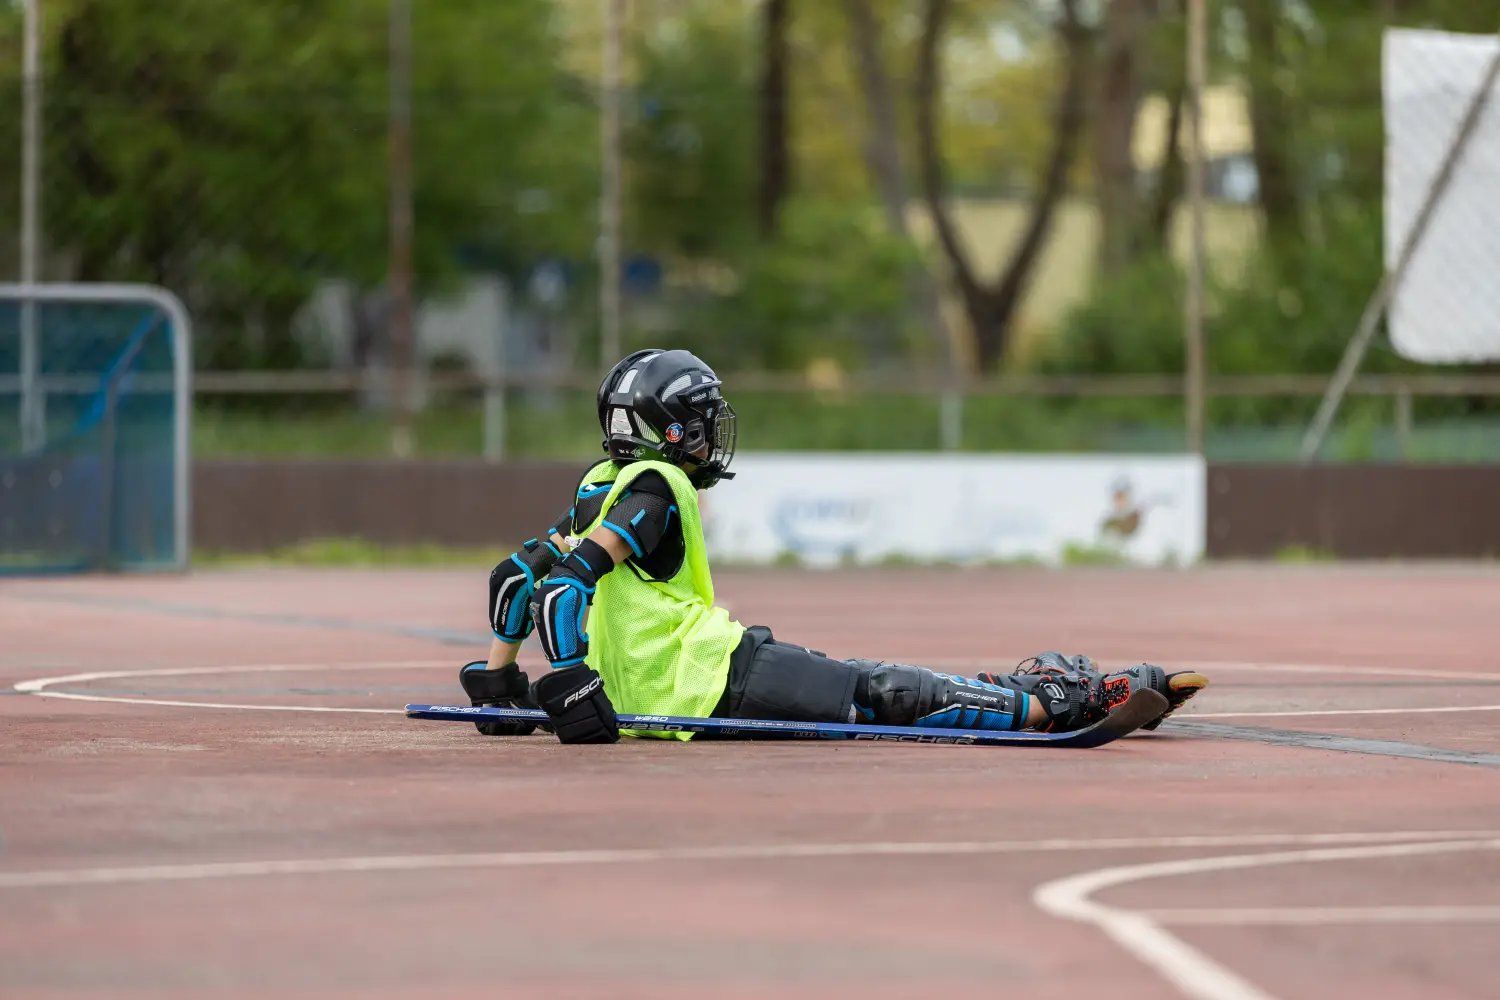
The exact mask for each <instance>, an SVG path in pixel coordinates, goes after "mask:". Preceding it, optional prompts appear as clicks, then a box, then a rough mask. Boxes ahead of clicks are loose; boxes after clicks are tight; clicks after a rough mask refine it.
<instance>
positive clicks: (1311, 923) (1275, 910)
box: [1137, 906, 1500, 927]
mask: <svg viewBox="0 0 1500 1000" xmlns="http://www.w3.org/2000/svg"><path fill="white" fill-rule="evenodd" d="M1137 912H1139V913H1142V914H1144V915H1145V916H1147V917H1150V918H1151V919H1152V920H1155V921H1156V922H1157V923H1159V924H1186V925H1191V926H1193V927H1283V926H1288V927H1323V926H1332V925H1338V924H1447V923H1478V922H1484V921H1490V920H1500V906H1270V907H1239V908H1234V907H1228V908H1224V909H1213V910H1193V909H1175V910H1139V911H1137Z"/></svg>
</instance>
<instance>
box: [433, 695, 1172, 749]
mask: <svg viewBox="0 0 1500 1000" xmlns="http://www.w3.org/2000/svg"><path fill="white" fill-rule="evenodd" d="M1166 710H1167V699H1165V698H1163V697H1162V696H1161V695H1159V694H1157V693H1156V692H1155V691H1137V692H1136V693H1135V694H1133V695H1131V696H1130V698H1129V700H1127V701H1126V702H1124V703H1123V704H1121V705H1119V706H1118V707H1116V708H1115V710H1114V711H1113V712H1110V713H1109V715H1107V716H1105V717H1104V718H1102V719H1100V720H1099V721H1098V722H1096V723H1094V724H1093V725H1091V726H1088V727H1086V728H1084V729H1078V730H1074V731H1073V732H1070V733H1036V732H1023V733H1007V732H991V731H988V730H982V729H921V728H917V727H913V726H866V725H850V724H844V723H838V722H778V721H774V720H771V719H719V718H711V719H694V718H688V717H685V716H677V715H618V716H616V717H615V718H616V721H617V722H618V723H619V726H620V728H621V729H640V730H648V731H650V732H656V733H704V734H714V735H716V736H721V737H727V738H730V739H741V740H756V739H759V740H765V739H772V740H774V739H813V740H819V739H821V740H856V741H866V742H882V743H952V744H958V745H962V746H989V747H1052V748H1064V749H1068V748H1080V749H1087V748H1092V747H1102V746H1104V744H1106V743H1113V742H1114V741H1115V740H1117V739H1119V738H1120V737H1121V736H1124V735H1126V734H1127V733H1131V732H1134V731H1135V730H1137V729H1139V728H1140V727H1141V726H1143V725H1145V724H1146V723H1148V722H1150V721H1151V720H1152V719H1155V718H1157V717H1158V716H1160V715H1161V714H1162V713H1163V712H1165V711H1166ZM406 715H407V718H410V719H426V720H429V721H437V722H479V721H482V720H485V719H495V720H507V721H512V722H546V721H547V714H546V713H545V712H541V711H538V710H536V709H524V708H471V707H469V706H468V705H407V706H406Z"/></svg>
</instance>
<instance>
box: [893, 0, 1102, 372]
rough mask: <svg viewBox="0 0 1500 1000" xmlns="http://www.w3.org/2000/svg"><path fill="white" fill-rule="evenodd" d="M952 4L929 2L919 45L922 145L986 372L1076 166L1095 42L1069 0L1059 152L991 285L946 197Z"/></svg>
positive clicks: (1057, 124) (935, 213) (1055, 144)
mask: <svg viewBox="0 0 1500 1000" xmlns="http://www.w3.org/2000/svg"><path fill="white" fill-rule="evenodd" d="M950 8H951V3H950V0H926V5H925V9H924V14H923V24H922V37H921V42H920V44H919V46H918V50H917V82H916V105H917V143H918V152H919V155H920V159H921V173H922V193H923V196H924V197H925V199H926V202H927V209H928V212H929V213H930V214H931V215H932V224H933V228H934V229H935V230H936V231H937V236H938V243H939V244H940V245H941V246H942V248H943V252H944V254H946V255H947V257H948V262H949V264H950V265H951V267H952V270H953V279H954V282H955V283H956V284H957V285H958V290H959V294H960V296H961V298H962V300H963V304H964V311H965V313H966V314H967V315H968V318H969V324H970V325H971V326H972V327H973V332H974V342H975V348H976V353H977V356H978V361H979V367H980V368H981V369H986V368H993V367H994V366H995V365H996V364H998V363H999V361H1000V360H1001V358H1003V357H1004V356H1005V352H1006V350H1007V349H1008V348H1009V346H1010V340H1011V332H1012V331H1011V324H1012V322H1013V321H1014V319H1015V313H1016V310H1017V308H1018V307H1019V306H1020V304H1021V299H1022V297H1023V296H1024V295H1025V292H1026V288H1027V283H1028V282H1029V280H1030V278H1031V273H1032V271H1033V270H1034V269H1035V267H1036V263H1037V259H1038V258H1039V257H1040V255H1041V251H1042V247H1043V245H1045V243H1046V240H1047V236H1048V234H1049V233H1050V232H1051V228H1052V218H1053V215H1054V214H1055V213H1056V210H1057V204H1058V202H1059V201H1061V199H1062V196H1063V194H1064V193H1066V191H1067V186H1068V173H1069V169H1070V168H1071V166H1072V164H1073V157H1074V155H1075V154H1076V153H1077V150H1078V138H1079V135H1080V133H1081V132H1082V131H1083V126H1084V122H1085V120H1086V119H1087V117H1088V108H1087V104H1088V92H1087V84H1088V75H1089V73H1088V71H1089V66H1090V60H1089V50H1090V45H1091V42H1092V39H1091V37H1090V35H1089V31H1088V29H1087V28H1086V27H1084V25H1083V23H1082V22H1081V21H1080V20H1079V18H1078V0H1062V14H1061V17H1060V20H1059V22H1058V27H1057V34H1058V38H1059V40H1060V41H1061V42H1062V49H1063V61H1064V64H1065V70H1064V72H1065V77H1064V81H1063V90H1062V95H1061V97H1060V98H1059V100H1058V103H1057V109H1056V112H1055V113H1054V115H1053V136H1052V152H1051V155H1050V156H1049V158H1048V161H1047V168H1046V170H1045V171H1044V173H1043V175H1042V182H1041V188H1040V190H1039V192H1038V194H1037V198H1036V200H1035V201H1034V202H1033V204H1032V209H1031V218H1030V220H1029V221H1028V223H1027V226H1026V231H1025V233H1024V234H1023V235H1022V237H1021V241H1020V243H1019V244H1017V246H1016V249H1015V252H1014V253H1013V254H1012V255H1011V258H1010V262H1009V264H1008V265H1007V267H1006V269H1005V272H1004V274H1003V276H1002V277H1001V278H1000V281H999V282H998V283H997V284H996V285H994V286H993V287H989V286H986V285H984V284H983V283H981V281H980V280H979V278H978V277H977V276H976V275H975V274H974V269H973V266H972V265H971V264H970V262H969V258H968V255H967V254H966V253H965V252H964V249H963V245H962V243H961V242H960V241H959V237H958V231H957V229H956V228H955V227H954V225H953V221H952V219H951V218H950V217H949V215H948V210H947V206H946V205H945V203H944V198H943V193H944V187H945V183H944V176H943V153H942V146H941V142H940V140H939V137H938V122H937V111H936V108H935V105H936V104H937V97H938V92H939V90H940V89H941V85H940V82H939V80H940V74H939V69H938V58H937V57H938V49H939V47H940V42H941V38H942V34H943V28H944V25H945V22H946V20H947V17H948V13H949V11H950Z"/></svg>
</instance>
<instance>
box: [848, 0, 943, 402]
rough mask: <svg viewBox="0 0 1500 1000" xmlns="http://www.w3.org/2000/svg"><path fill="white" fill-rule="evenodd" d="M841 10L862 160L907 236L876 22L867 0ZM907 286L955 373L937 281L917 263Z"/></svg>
mask: <svg viewBox="0 0 1500 1000" xmlns="http://www.w3.org/2000/svg"><path fill="white" fill-rule="evenodd" d="M846 12H847V14H848V16H849V23H850V28H851V33H850V34H851V38H852V40H853V44H854V57H855V63H856V65H857V66H858V69H859V79H860V85H861V88H862V90H863V92H864V97H865V116H866V122H867V130H866V137H865V143H864V153H865V165H866V167H867V168H868V169H869V171H870V177H871V179H872V180H873V181H874V182H875V187H876V189H877V190H878V191H879V192H880V200H881V204H882V205H884V206H885V217H886V225H887V226H888V227H889V228H890V231H891V233H892V234H893V235H896V236H899V237H901V238H902V239H909V238H910V236H911V233H910V229H909V227H908V226H907V224H906V198H907V192H906V181H905V179H904V177H903V175H902V171H901V141H900V138H899V135H898V132H897V126H896V99H895V96H894V94H893V92H892V90H891V80H890V76H889V75H888V74H887V73H886V68H885V60H884V58H883V57H882V56H881V51H880V26H879V24H877V23H876V20H875V13H874V11H873V10H871V8H870V0H846ZM911 291H912V296H913V298H914V299H915V300H916V302H917V304H918V307H919V308H920V309H921V311H922V314H923V317H924V319H925V320H926V323H927V325H928V328H929V329H930V330H931V331H932V336H933V339H934V340H935V341H936V342H937V348H938V352H939V356H940V357H942V358H943V359H944V361H945V362H946V363H947V365H948V368H949V373H950V375H952V374H956V373H957V371H958V363H957V357H956V354H957V351H956V345H954V343H953V341H952V336H951V334H950V332H949V330H948V323H947V320H946V319H945V318H944V317H943V304H942V295H941V293H940V291H939V289H938V286H937V281H936V280H935V279H934V278H933V276H932V273H931V272H930V271H928V269H927V267H926V266H925V265H924V264H920V263H919V264H917V265H916V266H915V267H914V268H913V269H912V275H911Z"/></svg>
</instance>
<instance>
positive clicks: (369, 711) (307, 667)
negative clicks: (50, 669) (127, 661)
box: [13, 660, 450, 715]
mask: <svg viewBox="0 0 1500 1000" xmlns="http://www.w3.org/2000/svg"><path fill="white" fill-rule="evenodd" d="M448 665H450V664H449V663H448V662H447V661H443V660H378V661H374V662H370V663H250V664H237V665H229V666H214V667H172V668H168V669H163V670H99V671H94V672H92V673H86V674H68V675H67V676H63V677H39V678H36V679H35V680H29V681H17V682H16V683H15V684H14V685H13V687H14V689H15V690H17V691H21V692H24V693H26V694H34V695H37V696H38V697H41V698H63V699H66V700H68V701H98V702H113V703H116V704H121V705H164V706H167V707H168V708H236V709H243V710H246V711H251V712H354V713H358V714H362V715H390V714H393V713H394V714H396V715H402V714H404V712H405V710H404V709H400V708H339V707H335V706H323V705H249V704H242V703H239V702H221V701H176V700H169V699H164V698H136V697H133V696H128V695H102V694H84V693H81V692H76V691H49V690H47V688H49V687H51V686H52V685H54V684H86V683H88V682H90V681H105V680H123V679H133V678H139V677H186V676H189V675H193V674H233V673H277V672H281V673H290V672H300V671H314V670H351V671H359V670H403V669H405V670H409V669H412V668H416V667H440V666H448Z"/></svg>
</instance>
